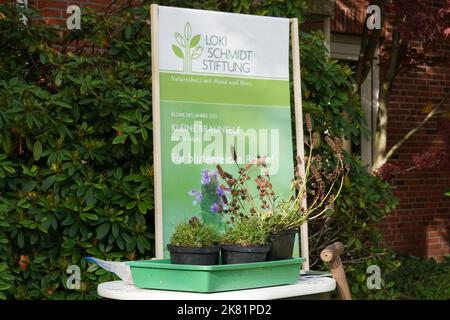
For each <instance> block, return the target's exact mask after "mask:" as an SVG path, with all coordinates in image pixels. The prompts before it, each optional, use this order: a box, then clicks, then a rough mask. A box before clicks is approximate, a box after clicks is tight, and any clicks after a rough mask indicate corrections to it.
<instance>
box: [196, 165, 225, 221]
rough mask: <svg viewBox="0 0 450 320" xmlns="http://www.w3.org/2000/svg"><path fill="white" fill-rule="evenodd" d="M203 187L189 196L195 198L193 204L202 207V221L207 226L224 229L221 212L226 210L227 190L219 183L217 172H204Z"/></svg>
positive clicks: (201, 180) (202, 173) (202, 174)
mask: <svg viewBox="0 0 450 320" xmlns="http://www.w3.org/2000/svg"><path fill="white" fill-rule="evenodd" d="M200 183H201V187H200V190H199V191H197V190H195V189H192V190H191V191H189V195H190V196H193V197H194V201H193V204H194V205H200V208H201V210H202V211H201V213H200V215H201V217H202V221H203V222H204V223H206V224H211V225H215V226H217V227H219V229H221V228H223V224H224V223H223V221H222V220H223V217H222V216H221V215H220V212H223V210H224V208H225V202H224V200H225V201H226V197H225V192H226V191H227V188H225V187H224V186H223V185H221V184H220V183H219V176H218V175H217V172H215V171H212V170H208V169H205V170H202V172H201V179H200Z"/></svg>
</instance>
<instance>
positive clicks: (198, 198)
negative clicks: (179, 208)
mask: <svg viewBox="0 0 450 320" xmlns="http://www.w3.org/2000/svg"><path fill="white" fill-rule="evenodd" d="M189 195H190V196H194V197H195V200H194V201H193V204H194V206H196V205H197V204H199V203H200V202H202V200H203V197H202V194H201V193H200V192H199V191H197V190H195V189H192V190H191V191H189Z"/></svg>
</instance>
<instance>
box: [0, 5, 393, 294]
mask: <svg viewBox="0 0 450 320" xmlns="http://www.w3.org/2000/svg"><path fill="white" fill-rule="evenodd" d="M163 4H166V5H178V6H189V7H195V8H203V9H211V10H222V11H234V12H243V13H253V14H260V15H274V16H287V17H294V16H295V17H298V18H299V19H300V21H302V12H304V8H305V4H304V1H296V0H291V1H261V2H257V1H252V2H250V1H246V0H238V1H225V0H224V1H193V2H192V1H164V2H163ZM148 9H149V8H148V6H147V5H145V6H142V7H138V8H122V9H120V10H117V11H116V12H113V13H109V14H107V15H104V14H94V13H92V12H90V11H89V10H84V12H83V16H82V17H83V18H82V30H81V31H76V32H67V31H65V27H64V26H63V27H61V28H55V27H50V26H47V25H45V24H44V23H43V21H42V20H40V19H39V17H38V16H37V15H36V12H34V11H33V10H31V9H25V10H21V11H20V12H18V11H16V9H13V8H11V7H8V6H5V5H2V6H0V13H1V15H0V39H1V43H0V44H1V49H2V50H1V51H0V298H16V299H42V298H48V299H92V298H96V297H97V296H96V286H97V284H98V283H99V282H103V281H107V280H111V279H112V278H113V277H112V275H111V274H109V273H107V272H105V271H104V270H101V269H98V268H96V267H95V266H88V265H87V263H86V262H85V261H84V260H83V259H82V258H83V257H84V256H88V255H92V256H95V257H98V258H103V259H107V260H133V259H144V258H149V257H152V256H153V255H154V248H153V245H154V241H153V238H154V235H153V230H154V226H153V176H152V175H153V167H152V164H153V160H152V119H151V91H150V88H151V77H150V74H151V70H150V64H151V61H150V60H151V57H150V38H149V25H148V18H149V17H148V12H149V10H148ZM22 14H25V15H26V16H27V17H28V21H29V22H28V23H27V24H26V25H24V24H23V23H22V21H21V15H22ZM301 55H302V57H301V59H302V86H303V93H304V97H303V98H304V109H305V112H310V113H311V114H312V115H313V118H314V124H315V127H316V128H318V129H321V130H328V131H329V132H330V133H331V134H333V135H344V136H346V137H347V138H349V139H351V140H352V141H353V143H354V144H357V143H358V140H359V136H360V132H361V130H362V129H363V127H364V118H363V114H362V111H361V108H360V105H359V102H358V98H357V96H351V95H349V94H348V92H350V91H351V88H352V81H351V75H352V71H351V69H350V68H349V67H347V66H345V65H342V64H339V63H338V62H337V61H333V60H330V59H328V57H327V55H326V49H325V46H324V43H323V39H322V37H321V36H320V35H319V34H304V33H302V34H301ZM343 113H345V114H347V117H343V116H342V115H343ZM321 148H322V149H323V154H324V156H326V154H327V152H330V150H328V149H327V146H326V144H322V146H321ZM346 161H347V163H349V164H351V166H352V169H351V172H350V175H349V179H348V181H347V182H346V185H345V187H344V190H343V200H342V201H340V202H339V203H338V204H337V207H336V210H335V214H333V215H331V216H329V217H326V218H325V219H324V220H320V221H317V222H316V224H315V225H312V227H311V228H312V230H315V228H317V230H319V231H318V234H319V235H320V230H325V231H326V234H333V233H336V232H338V239H337V240H340V241H342V242H344V243H345V244H346V245H347V248H346V250H347V251H348V252H349V253H351V255H349V256H348V259H350V260H351V261H352V263H351V264H348V266H349V268H350V269H348V270H353V271H352V272H351V273H350V274H351V280H352V281H351V283H353V285H352V289H353V292H354V293H355V294H358V295H359V296H360V297H363V298H367V297H369V298H373V297H374V294H373V293H370V292H366V291H364V284H363V283H362V282H360V281H359V280H357V279H359V278H361V279H362V277H364V275H365V267H364V266H365V263H366V260H364V258H365V257H366V256H368V255H369V256H371V255H374V254H376V257H386V256H387V251H386V250H385V249H383V248H382V247H381V245H380V244H379V241H378V239H379V232H377V231H376V230H375V229H374V228H370V227H369V226H368V224H370V223H372V222H376V221H378V220H379V219H380V218H381V217H382V216H383V215H385V214H386V213H387V212H389V210H390V209H392V208H393V207H394V206H395V203H396V201H395V199H394V198H393V197H392V195H391V190H390V187H389V185H387V184H386V183H384V182H382V181H380V180H379V179H377V178H375V177H373V176H372V175H370V174H369V173H367V171H366V170H365V168H364V167H363V165H362V164H361V162H360V160H358V159H357V158H356V157H353V156H347V157H346ZM381 203H383V204H384V206H381V205H380V204H381ZM330 221H331V222H330ZM347 226H348V227H347ZM324 228H325V229H324ZM314 234H316V232H313V233H312V241H313V242H315V243H318V245H316V246H314V245H312V250H313V251H318V250H320V249H321V248H322V247H323V245H326V244H328V243H327V242H328V241H331V240H333V239H329V238H325V239H321V238H320V237H319V238H318V237H317V235H316V236H315V235H314ZM316 240H318V241H316ZM379 252H382V253H383V255H384V256H383V255H380V256H378V255H377V254H378V253H379ZM313 254H314V252H313ZM360 259H362V260H361V261H362V262H359V261H360ZM376 262H377V263H379V264H380V265H382V266H385V265H386V266H394V267H393V268H395V266H397V265H396V260H395V259H394V258H389V259H384V258H380V259H378V260H377V261H376ZM72 264H75V265H79V266H80V267H81V271H82V282H81V289H80V290H68V289H66V288H65V285H66V278H67V273H66V269H67V267H68V266H69V265H72ZM322 267H324V266H322ZM351 268H353V269H351ZM388 268H390V267H388ZM391 269H392V268H391ZM354 279H355V280H354ZM353 280H354V281H353ZM393 296H394V294H393V293H392V292H391V291H389V290H384V291H382V293H381V294H378V296H375V298H382V297H393Z"/></svg>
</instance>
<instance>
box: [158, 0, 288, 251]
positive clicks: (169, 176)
mask: <svg viewBox="0 0 450 320" xmlns="http://www.w3.org/2000/svg"><path fill="white" fill-rule="evenodd" d="M158 30H159V32H158V56H159V65H158V74H159V87H160V92H159V93H160V97H159V98H160V105H159V121H160V122H159V125H160V130H159V139H160V140H159V143H160V155H159V156H160V165H161V167H160V171H161V172H160V173H158V174H160V175H161V179H160V181H161V183H160V186H159V187H160V188H161V190H160V191H161V192H160V197H161V199H156V201H161V204H160V205H161V206H160V208H161V210H162V212H161V220H160V222H161V226H159V229H158V226H157V232H162V235H161V234H159V235H157V246H158V245H159V246H160V247H161V248H163V250H164V251H160V252H161V253H163V255H164V256H165V257H167V256H168V253H167V251H166V245H167V243H168V242H169V240H170V236H171V235H172V233H173V231H174V228H175V226H176V225H177V224H179V223H180V222H183V221H187V220H188V219H189V218H190V217H192V216H194V215H197V216H198V217H201V218H202V219H203V221H205V222H207V223H210V224H214V225H215V226H217V228H223V225H224V223H225V221H226V219H227V217H226V216H224V215H221V214H219V213H217V211H218V209H219V208H220V206H221V205H222V203H221V197H220V196H221V193H222V190H221V189H220V188H217V184H216V183H215V181H216V180H215V179H216V175H215V174H214V171H215V168H216V165H217V164H221V165H222V166H223V168H224V169H225V170H227V171H230V172H236V165H235V163H234V160H233V153H232V149H234V150H235V151H236V155H237V162H238V163H239V164H241V165H244V164H245V163H247V162H248V161H249V160H252V159H256V158H257V157H258V156H265V157H267V158H266V162H267V170H269V173H270V175H271V182H272V184H273V186H274V190H276V191H277V192H278V193H284V194H286V195H287V194H288V192H289V185H290V178H291V177H292V176H293V155H292V130H291V117H290V98H289V53H288V50H289V20H288V19H283V18H272V17H260V16H250V15H238V14H230V13H222V12H210V11H201V10H191V9H180V8H170V7H159V18H158ZM155 156H156V155H155ZM158 230H159V231H158ZM158 236H159V237H158ZM158 239H159V243H158ZM160 250H161V249H160ZM160 255H161V254H160Z"/></svg>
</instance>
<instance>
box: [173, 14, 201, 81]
mask: <svg viewBox="0 0 450 320" xmlns="http://www.w3.org/2000/svg"><path fill="white" fill-rule="evenodd" d="M200 39H201V36H200V35H199V34H196V35H195V36H192V27H191V24H190V23H189V22H187V23H186V24H185V25H184V30H183V34H181V33H179V32H175V41H176V44H173V45H172V51H173V53H174V54H175V55H176V56H177V57H178V58H180V59H183V71H184V72H190V71H192V60H195V59H197V58H198V57H200V56H201V55H202V53H203V47H202V46H200V45H199V43H200Z"/></svg>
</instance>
